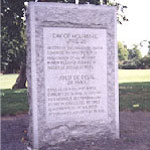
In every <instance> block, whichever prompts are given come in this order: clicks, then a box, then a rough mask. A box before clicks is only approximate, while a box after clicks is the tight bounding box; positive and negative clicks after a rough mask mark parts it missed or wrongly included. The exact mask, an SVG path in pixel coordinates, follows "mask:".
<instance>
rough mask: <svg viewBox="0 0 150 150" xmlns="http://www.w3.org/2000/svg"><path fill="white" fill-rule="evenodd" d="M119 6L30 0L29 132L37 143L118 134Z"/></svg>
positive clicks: (28, 23)
mask: <svg viewBox="0 0 150 150" xmlns="http://www.w3.org/2000/svg"><path fill="white" fill-rule="evenodd" d="M115 20H116V9H115V8H114V7H107V6H94V5H73V4H58V3H57V4H56V3H30V4H29V8H28V12H27V35H28V56H27V79H28V89H29V90H28V91H29V102H30V126H29V136H30V139H31V141H32V143H33V147H34V148H39V147H43V146H45V145H48V144H49V145H55V144H56V143H60V142H64V141H68V140H71V139H72V138H79V139H88V138H91V137H101V138H106V137H112V138H118V137H119V116H118V114H119V112H118V108H119V106H118V81H117V73H118V72H117V68H118V67H117V49H116V21H115Z"/></svg>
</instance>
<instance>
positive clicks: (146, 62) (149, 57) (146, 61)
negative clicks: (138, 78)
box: [140, 55, 150, 69]
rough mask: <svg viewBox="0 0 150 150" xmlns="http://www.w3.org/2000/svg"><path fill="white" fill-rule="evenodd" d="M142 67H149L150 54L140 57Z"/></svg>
mask: <svg viewBox="0 0 150 150" xmlns="http://www.w3.org/2000/svg"><path fill="white" fill-rule="evenodd" d="M140 67H141V68H142V69H150V55H147V56H144V57H143V58H142V59H141V66H140Z"/></svg>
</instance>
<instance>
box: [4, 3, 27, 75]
mask: <svg viewBox="0 0 150 150" xmlns="http://www.w3.org/2000/svg"><path fill="white" fill-rule="evenodd" d="M24 1H25V0H19V1H12V0H3V1H2V10H1V18H2V22H1V28H2V32H1V36H2V45H1V49H2V50H1V54H2V55H1V64H2V65H1V70H2V72H4V73H12V72H16V71H17V70H19V69H20V65H21V64H22V63H25V58H26V57H25V56H26V50H25V49H26V37H25V24H24V20H23V17H24V10H25V6H24Z"/></svg>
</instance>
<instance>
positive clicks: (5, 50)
mask: <svg viewBox="0 0 150 150" xmlns="http://www.w3.org/2000/svg"><path fill="white" fill-rule="evenodd" d="M29 1H34V0H19V1H12V0H2V9H1V18H2V22H1V31H2V32H1V36H2V45H1V54H2V55H1V71H2V72H3V73H14V72H17V71H18V70H20V66H22V64H25V63H26V62H25V60H26V59H25V58H26V35H25V22H24V19H25V18H24V12H25V9H26V8H25V5H24V2H29ZM39 1H42V2H65V3H74V2H75V0H39ZM79 3H80V4H86V3H90V4H95V5H99V4H101V3H100V1H99V0H80V1H79ZM103 4H105V5H106V4H107V5H110V6H117V8H118V10H119V9H120V10H121V12H122V13H123V10H124V9H125V8H126V6H124V5H121V4H119V3H117V2H110V1H109V0H105V1H103ZM120 16H121V17H119V13H118V17H117V18H118V22H119V23H121V22H122V21H121V18H122V20H124V21H125V20H126V18H125V16H124V15H120Z"/></svg>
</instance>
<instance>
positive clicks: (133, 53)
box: [128, 45, 142, 60]
mask: <svg viewBox="0 0 150 150" xmlns="http://www.w3.org/2000/svg"><path fill="white" fill-rule="evenodd" d="M128 52H129V55H128V59H129V60H133V59H141V58H142V54H141V52H140V50H139V49H138V46H137V45H134V47H133V49H128Z"/></svg>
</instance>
